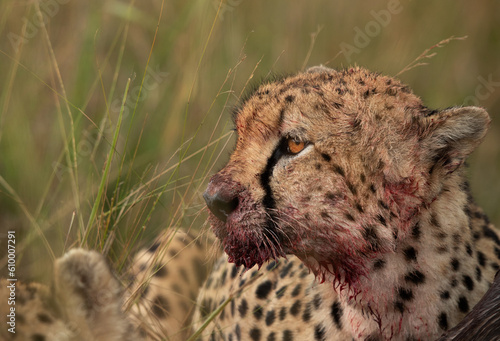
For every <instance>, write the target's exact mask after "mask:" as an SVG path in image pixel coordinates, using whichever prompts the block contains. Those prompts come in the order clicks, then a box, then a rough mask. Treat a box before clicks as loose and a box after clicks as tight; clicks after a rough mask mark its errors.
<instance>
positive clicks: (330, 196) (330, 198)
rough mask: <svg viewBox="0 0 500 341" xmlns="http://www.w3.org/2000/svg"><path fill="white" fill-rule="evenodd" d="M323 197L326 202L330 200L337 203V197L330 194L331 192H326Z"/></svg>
mask: <svg viewBox="0 0 500 341" xmlns="http://www.w3.org/2000/svg"><path fill="white" fill-rule="evenodd" d="M325 196H326V198H327V199H328V200H332V201H337V200H338V199H339V196H338V195H336V194H334V193H332V192H326V195H325Z"/></svg>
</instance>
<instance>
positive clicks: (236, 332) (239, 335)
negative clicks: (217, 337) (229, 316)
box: [234, 324, 241, 341]
mask: <svg viewBox="0 0 500 341" xmlns="http://www.w3.org/2000/svg"><path fill="white" fill-rule="evenodd" d="M234 333H235V334H236V339H237V340H238V341H239V340H241V328H240V325H239V324H236V327H235V328H234Z"/></svg>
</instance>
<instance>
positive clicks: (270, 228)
mask: <svg viewBox="0 0 500 341" xmlns="http://www.w3.org/2000/svg"><path fill="white" fill-rule="evenodd" d="M285 150H286V138H282V139H281V140H280V142H279V143H278V145H277V146H276V148H275V149H274V151H273V153H272V155H271V157H270V158H269V159H267V164H266V167H265V168H264V171H263V172H262V173H261V174H260V184H261V186H262V188H264V192H265V195H264V198H263V199H262V204H263V205H264V208H265V210H266V212H267V214H268V217H269V218H268V219H267V226H266V229H265V234H266V236H268V237H269V239H270V240H271V241H272V242H273V243H275V244H277V243H279V242H280V241H281V234H279V233H278V230H277V228H276V223H275V221H274V216H275V213H274V209H275V208H276V200H275V199H274V196H273V193H272V190H271V185H270V182H271V175H272V174H273V170H274V167H275V166H276V164H277V163H278V161H279V159H281V157H283V155H285V152H284V151H285ZM277 238H278V239H280V240H277Z"/></svg>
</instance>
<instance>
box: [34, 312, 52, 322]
mask: <svg viewBox="0 0 500 341" xmlns="http://www.w3.org/2000/svg"><path fill="white" fill-rule="evenodd" d="M36 317H37V318H38V321H40V322H41V323H46V324H51V323H52V317H50V316H49V315H47V314H45V313H39V314H38V315H37V316H36Z"/></svg>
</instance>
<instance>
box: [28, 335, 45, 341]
mask: <svg viewBox="0 0 500 341" xmlns="http://www.w3.org/2000/svg"><path fill="white" fill-rule="evenodd" d="M31 341H45V336H43V335H41V334H33V335H31Z"/></svg>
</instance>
